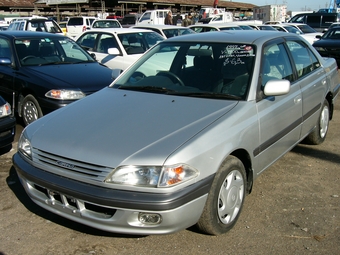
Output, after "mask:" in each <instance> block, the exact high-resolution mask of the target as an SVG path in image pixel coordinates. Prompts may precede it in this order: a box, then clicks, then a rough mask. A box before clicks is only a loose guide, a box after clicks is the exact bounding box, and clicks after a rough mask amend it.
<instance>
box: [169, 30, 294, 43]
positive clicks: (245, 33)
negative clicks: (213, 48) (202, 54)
mask: <svg viewBox="0 0 340 255" xmlns="http://www.w3.org/2000/svg"><path fill="white" fill-rule="evenodd" d="M287 36H289V37H293V36H295V37H296V38H298V39H301V36H299V35H296V34H292V33H282V32H279V31H273V32H271V33H268V31H262V30H228V31H216V32H215V31H214V32H209V33H196V34H190V35H182V36H176V37H171V38H169V39H167V40H165V41H163V42H216V43H220V42H228V43H237V44H239V43H246V44H253V43H254V42H255V41H258V40H259V41H267V40H270V39H274V38H282V37H287Z"/></svg>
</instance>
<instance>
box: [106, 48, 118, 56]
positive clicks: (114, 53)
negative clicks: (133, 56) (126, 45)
mask: <svg viewBox="0 0 340 255" xmlns="http://www.w3.org/2000/svg"><path fill="white" fill-rule="evenodd" d="M107 53H109V54H110V55H120V52H119V50H118V49H117V48H109V49H108V50H107Z"/></svg>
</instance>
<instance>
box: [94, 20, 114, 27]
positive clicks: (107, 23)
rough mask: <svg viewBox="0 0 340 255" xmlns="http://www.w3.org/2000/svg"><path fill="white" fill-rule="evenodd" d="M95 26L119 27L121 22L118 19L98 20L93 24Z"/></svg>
mask: <svg viewBox="0 0 340 255" xmlns="http://www.w3.org/2000/svg"><path fill="white" fill-rule="evenodd" d="M92 27H93V28H117V27H120V24H119V22H118V21H117V20H97V21H95V22H93V24H92Z"/></svg>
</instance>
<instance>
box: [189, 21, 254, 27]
mask: <svg viewBox="0 0 340 255" xmlns="http://www.w3.org/2000/svg"><path fill="white" fill-rule="evenodd" d="M247 25H248V24H247ZM238 26H239V25H238V24H233V23H231V22H228V23H213V24H195V25H190V26H188V27H189V28H191V27H217V28H220V27H238Z"/></svg>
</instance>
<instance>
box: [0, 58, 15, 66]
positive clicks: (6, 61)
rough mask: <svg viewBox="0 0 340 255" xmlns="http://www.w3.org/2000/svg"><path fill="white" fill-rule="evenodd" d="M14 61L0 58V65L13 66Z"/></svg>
mask: <svg viewBox="0 0 340 255" xmlns="http://www.w3.org/2000/svg"><path fill="white" fill-rule="evenodd" d="M11 64H12V61H11V60H10V59H9V58H0V65H11Z"/></svg>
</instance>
